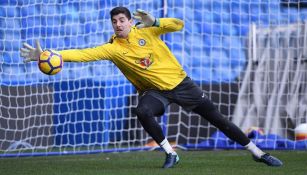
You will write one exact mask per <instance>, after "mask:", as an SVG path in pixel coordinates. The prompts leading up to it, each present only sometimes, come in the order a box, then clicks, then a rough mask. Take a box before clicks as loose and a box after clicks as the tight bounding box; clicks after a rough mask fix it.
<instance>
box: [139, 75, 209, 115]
mask: <svg viewBox="0 0 307 175" xmlns="http://www.w3.org/2000/svg"><path fill="white" fill-rule="evenodd" d="M146 95H150V96H152V97H154V98H156V99H158V100H159V101H161V102H162V103H163V105H164V107H165V108H166V107H167V106H168V105H169V104H170V103H176V104H178V105H179V106H181V107H183V108H184V109H185V110H187V111H191V110H193V109H194V108H195V107H197V106H199V104H200V103H201V101H202V100H203V99H204V98H205V99H206V100H208V99H207V97H206V96H205V93H204V92H203V91H202V90H201V88H200V87H199V86H198V85H197V84H196V83H195V82H194V81H192V80H191V78H190V77H186V78H184V80H183V81H182V82H181V83H179V85H177V86H176V87H175V88H174V89H172V90H169V91H159V90H147V91H145V92H144V93H143V94H142V96H141V98H142V97H143V96H146Z"/></svg>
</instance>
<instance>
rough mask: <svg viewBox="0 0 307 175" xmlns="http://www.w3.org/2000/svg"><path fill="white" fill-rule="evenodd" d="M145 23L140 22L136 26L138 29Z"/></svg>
mask: <svg viewBox="0 0 307 175" xmlns="http://www.w3.org/2000/svg"><path fill="white" fill-rule="evenodd" d="M144 27H145V24H144V23H140V24H138V25H136V28H138V29H140V28H144Z"/></svg>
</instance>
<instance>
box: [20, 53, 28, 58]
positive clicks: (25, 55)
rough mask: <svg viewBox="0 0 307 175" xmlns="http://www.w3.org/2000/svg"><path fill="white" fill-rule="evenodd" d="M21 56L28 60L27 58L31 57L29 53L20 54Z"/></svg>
mask: <svg viewBox="0 0 307 175" xmlns="http://www.w3.org/2000/svg"><path fill="white" fill-rule="evenodd" d="M20 56H22V57H25V58H27V57H29V53H27V52H20Z"/></svg>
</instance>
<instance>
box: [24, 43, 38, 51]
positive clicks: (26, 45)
mask: <svg viewBox="0 0 307 175" xmlns="http://www.w3.org/2000/svg"><path fill="white" fill-rule="evenodd" d="M23 46H24V47H25V48H27V49H30V50H35V48H33V47H32V46H30V45H29V44H28V43H23Z"/></svg>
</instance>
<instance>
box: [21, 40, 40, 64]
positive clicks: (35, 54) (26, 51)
mask: <svg viewBox="0 0 307 175" xmlns="http://www.w3.org/2000/svg"><path fill="white" fill-rule="evenodd" d="M35 45H36V48H33V47H32V46H30V45H29V44H28V43H23V48H21V49H20V56H21V57H24V60H23V62H24V63H27V62H30V61H38V59H39V57H40V55H41V53H42V52H43V50H42V48H41V45H40V43H39V40H36V41H35Z"/></svg>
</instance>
